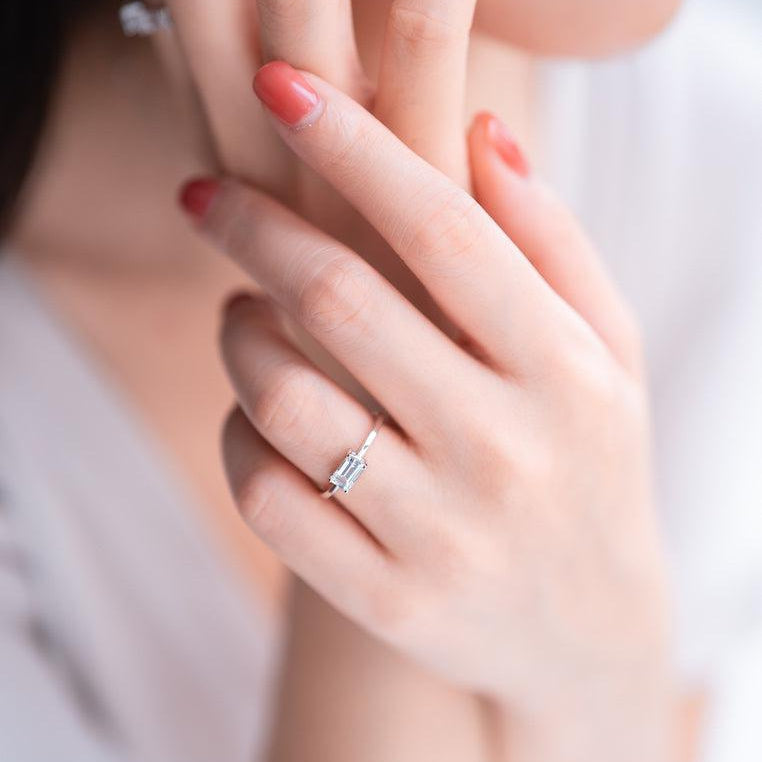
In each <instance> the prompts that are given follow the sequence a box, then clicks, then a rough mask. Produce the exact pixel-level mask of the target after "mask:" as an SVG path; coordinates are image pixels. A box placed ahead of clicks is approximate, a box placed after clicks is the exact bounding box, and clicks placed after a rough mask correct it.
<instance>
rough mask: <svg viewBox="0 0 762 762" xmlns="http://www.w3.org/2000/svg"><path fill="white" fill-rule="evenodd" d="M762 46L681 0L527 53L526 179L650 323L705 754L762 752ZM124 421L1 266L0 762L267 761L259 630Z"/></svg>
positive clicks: (663, 464)
mask: <svg viewBox="0 0 762 762" xmlns="http://www.w3.org/2000/svg"><path fill="white" fill-rule="evenodd" d="M713 8H718V10H713ZM760 39H762V30H760V29H759V27H755V26H754V23H753V21H748V20H746V18H745V17H744V16H743V15H741V14H739V15H737V16H734V15H733V13H732V12H730V11H729V10H728V7H727V6H726V5H724V4H723V5H718V4H717V3H702V2H694V4H693V5H690V4H689V6H688V7H687V9H686V11H685V12H684V13H683V15H682V17H681V18H680V19H679V20H678V22H677V23H676V24H675V26H674V27H673V28H672V29H671V30H670V31H669V32H668V33H667V34H666V35H664V36H663V37H662V38H661V39H660V40H658V41H656V42H655V43H654V44H652V45H650V46H649V47H648V48H647V49H645V50H643V51H641V52H638V53H637V54H634V55H629V56H626V57H622V58H620V59H617V60H613V61H609V62H605V63H597V64H579V63H572V64H569V63H560V62H553V63H545V64H543V65H542V67H541V68H542V82H541V85H542V86H541V92H542V95H543V97H542V100H541V109H542V112H543V113H542V114H541V122H542V123H543V124H545V125H547V133H546V134H545V136H544V145H545V151H544V156H543V157H542V158H541V162H540V163H541V165H542V166H541V169H542V170H543V171H544V173H545V174H546V175H547V176H548V177H549V179H550V180H551V182H552V183H554V184H555V185H556V186H557V187H559V188H560V189H561V192H562V194H563V195H564V196H565V197H566V198H567V199H568V201H569V203H570V204H571V205H572V206H573V207H574V208H575V210H576V211H577V212H578V213H579V215H580V216H581V218H582V219H583V221H584V223H585V224H586V226H587V228H588V229H589V230H590V231H591V233H592V235H593V237H594V239H595V240H596V242H597V243H598V244H599V247H600V250H601V251H602V252H603V254H604V256H605V257H606V259H607V260H608V262H609V264H610V267H611V269H612V271H613V273H614V275H615V277H616V279H617V280H618V281H619V283H620V284H621V286H622V288H623V290H624V292H625V293H626V295H627V296H628V297H629V299H630V300H631V302H632V303H633V305H634V306H635V308H636V310H637V312H638V313H639V315H640V317H641V319H642V322H643V325H644V327H645V335H646V342H647V347H648V351H649V356H650V363H651V370H652V388H653V398H654V405H655V415H656V439H657V446H656V460H657V467H658V487H659V495H660V500H661V509H662V514H663V517H664V526H665V532H666V535H667V538H668V545H669V551H670V555H671V560H672V566H673V569H674V578H675V585H676V591H677V598H678V604H679V622H680V630H679V633H678V643H679V657H680V662H681V665H682V667H683V671H684V673H685V675H686V677H687V679H689V680H693V681H698V682H701V683H702V684H705V685H707V686H708V688H709V690H710V694H711V696H712V699H713V700H712V708H711V712H710V717H709V722H708V726H707V731H706V737H705V739H704V744H703V749H704V751H703V754H704V757H703V759H704V760H706V762H747V761H748V762H751V760H754V761H755V762H758V760H760V759H762V722H760V713H761V712H762V339H761V338H760V334H761V333H762V46H761V45H760V44H759V40H760ZM137 420H138V418H137V416H135V415H133V414H132V412H131V411H130V410H129V406H128V405H127V404H126V402H125V400H124V399H122V398H120V397H119V395H118V394H117V393H116V391H115V390H114V389H113V388H111V387H110V386H109V383H108V381H107V380H106V379H104V378H103V377H102V376H100V375H99V374H98V373H97V372H96V369H95V367H94V364H93V363H92V361H91V360H90V359H89V358H88V357H87V356H86V354H85V353H84V352H83V350H82V348H81V347H80V346H79V345H78V344H77V342H76V340H75V339H74V338H73V337H72V336H71V335H69V334H68V333H67V332H66V330H65V329H64V328H63V326H62V324H61V323H60V321H59V320H58V319H57V318H56V316H55V315H53V314H52V313H51V312H49V311H48V308H47V307H46V306H45V304H44V303H43V302H42V301H41V299H40V298H39V295H38V294H36V293H35V291H34V289H33V287H32V286H31V285H30V283H29V282H28V281H27V280H26V278H25V276H24V274H23V272H21V271H20V270H19V269H18V267H16V266H14V265H13V264H11V263H10V262H8V261H7V258H4V260H3V261H0V760H3V761H5V760H8V761H9V762H11V761H12V762H48V761H49V760H51V759H61V760H67V762H68V760H77V762H138V760H139V761H140V762H154V761H155V762H174V761H175V760H177V761H178V762H179V760H182V761H183V762H212V761H213V762H222V761H224V762H251V761H252V760H256V759H258V758H259V757H260V754H261V750H262V743H263V738H264V736H265V733H266V727H267V722H268V713H269V710H270V706H271V684H272V675H273V670H274V665H275V664H276V663H277V655H278V631H277V626H276V624H275V623H274V622H273V621H271V620H270V619H269V618H268V617H267V615H266V614H265V612H264V611H263V610H261V609H260V608H259V607H257V605H256V604H255V603H253V602H252V601H251V599H250V595H249V593H248V592H246V591H244V590H243V589H241V585H240V581H239V580H238V578H237V577H236V575H235V573H234V572H233V571H232V568H231V566H230V561H229V559H227V558H226V557H225V554H224V552H223V549H222V548H221V547H218V546H217V545H216V544H215V542H214V540H213V538H210V536H209V534H208V532H206V531H205V528H204V526H203V524H202V520H201V518H200V516H201V512H200V511H199V510H198V509H197V507H196V506H195V505H194V502H193V499H192V497H191V495H190V494H189V490H188V489H187V488H186V487H185V486H184V485H183V484H181V482H180V480H179V479H178V477H177V475H176V474H175V473H173V470H172V467H171V466H170V465H169V461H168V459H167V458H166V456H165V454H164V453H162V452H161V451H160V450H159V448H158V446H157V445H156V443H155V442H152V441H151V438H150V436H149V435H148V433H147V432H146V431H143V430H141V429H140V428H139V424H137V423H136V421H137ZM106 444H108V446H105V445H106Z"/></svg>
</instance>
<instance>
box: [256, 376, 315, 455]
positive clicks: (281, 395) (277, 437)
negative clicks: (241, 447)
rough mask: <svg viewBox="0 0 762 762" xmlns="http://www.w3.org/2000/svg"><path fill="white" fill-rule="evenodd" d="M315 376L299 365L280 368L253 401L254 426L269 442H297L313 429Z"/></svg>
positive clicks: (301, 440) (300, 441) (295, 443)
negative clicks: (311, 425) (310, 408)
mask: <svg viewBox="0 0 762 762" xmlns="http://www.w3.org/2000/svg"><path fill="white" fill-rule="evenodd" d="M313 386H314V378H313V376H312V375H311V374H310V372H309V371H308V370H307V369H306V368H303V367H300V366H296V365H283V366H281V367H280V368H278V369H277V370H276V371H275V372H274V373H273V377H272V378H271V379H270V380H269V383H268V384H267V385H266V386H265V387H264V388H263V389H262V390H261V391H260V392H259V394H258V395H257V397H256V399H255V400H254V403H253V406H252V410H251V419H252V423H253V424H254V427H255V428H256V429H257V430H258V431H259V432H260V433H261V434H262V436H264V437H265V439H268V440H270V441H277V442H279V443H280V444H281V445H283V444H288V445H292V446H293V445H298V444H300V443H302V442H303V441H304V439H305V438H306V437H307V435H308V433H309V431H310V422H309V420H308V413H307V411H308V409H309V404H310V402H311V400H312V399H313Z"/></svg>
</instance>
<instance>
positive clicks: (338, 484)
mask: <svg viewBox="0 0 762 762" xmlns="http://www.w3.org/2000/svg"><path fill="white" fill-rule="evenodd" d="M385 421H386V416H385V414H384V413H377V414H376V416H375V418H374V421H373V429H372V430H371V432H370V434H368V436H367V437H366V438H365V441H364V442H363V443H362V445H361V446H360V448H359V449H358V450H357V451H356V452H355V451H354V450H350V451H349V452H348V453H347V455H346V457H345V458H344V460H343V461H342V462H341V463H340V464H339V466H338V468H337V469H336V470H335V471H334V472H333V473H332V474H331V476H330V477H329V478H328V482H329V483H330V485H331V486H330V487H329V488H328V489H327V490H326V491H325V492H323V497H324V498H326V499H328V498H332V497H333V496H334V495H335V494H336V493H337V492H339V491H342V492H343V493H344V494H345V495H348V494H349V493H350V492H351V490H352V488H353V487H354V486H355V484H357V482H358V480H359V479H360V477H361V476H362V475H363V473H364V472H365V470H366V469H367V468H368V463H367V461H366V460H365V455H366V454H367V452H368V450H369V449H370V446H371V445H372V444H373V442H374V441H375V440H376V437H377V436H378V432H379V431H381V427H382V426H383V425H384V422H385Z"/></svg>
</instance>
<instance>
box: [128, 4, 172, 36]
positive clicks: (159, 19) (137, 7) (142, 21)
mask: <svg viewBox="0 0 762 762" xmlns="http://www.w3.org/2000/svg"><path fill="white" fill-rule="evenodd" d="M119 20H120V21H121V22H122V30H123V31H124V33H125V34H126V35H127V36H128V37H150V36H151V35H153V34H156V32H159V31H161V30H162V29H171V28H172V14H171V13H170V12H169V8H166V7H162V6H158V7H156V8H152V7H150V6H149V5H147V4H146V3H145V2H141V0H136V2H131V3H125V4H124V5H123V6H122V7H121V8H120V9H119Z"/></svg>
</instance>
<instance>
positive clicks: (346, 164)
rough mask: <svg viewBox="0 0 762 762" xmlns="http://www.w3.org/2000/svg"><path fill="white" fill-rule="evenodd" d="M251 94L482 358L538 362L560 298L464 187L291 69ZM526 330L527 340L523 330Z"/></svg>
mask: <svg viewBox="0 0 762 762" xmlns="http://www.w3.org/2000/svg"><path fill="white" fill-rule="evenodd" d="M255 90H256V92H257V95H258V96H259V97H260V99H261V100H262V101H263V103H264V104H265V106H266V107H267V108H269V110H270V111H271V112H272V113H273V114H274V115H275V116H276V117H277V118H278V119H277V120H276V121H275V124H276V129H278V131H279V133H280V135H281V137H282V138H283V139H284V140H285V142H286V143H287V144H288V145H289V146H290V147H291V149H292V150H293V151H294V152H295V153H296V154H297V155H299V156H300V157H301V158H302V159H303V160H304V161H305V162H306V163H307V164H309V165H311V166H312V167H313V168H314V169H315V170H316V171H317V172H318V173H319V174H320V175H322V176H323V177H324V178H325V179H326V180H328V182H329V183H331V184H332V185H333V186H334V187H335V188H336V189H337V190H338V191H339V192H340V193H342V194H343V195H344V196H345V198H346V199H347V200H348V201H349V202H350V203H351V204H352V205H353V206H354V207H355V208H356V209H357V210H358V211H359V212H360V213H361V214H362V215H363V216H364V217H365V218H366V219H367V221H368V222H369V223H370V224H371V225H373V226H374V227H375V228H376V229H377V230H378V232H379V233H380V234H381V235H382V236H383V237H384V238H385V239H386V241H387V242H388V243H389V245H390V246H391V247H392V248H393V249H394V250H395V251H396V252H397V253H398V254H399V256H400V257H401V258H402V259H403V260H404V262H405V263H406V264H407V265H408V267H409V268H410V269H411V270H412V271H413V273H414V274H415V275H416V276H417V277H418V279H419V280H420V281H421V282H422V283H423V285H424V286H426V288H427V289H428V290H429V291H430V292H431V294H432V296H433V297H434V298H435V299H436V300H437V302H438V303H439V305H440V306H441V308H442V309H443V310H444V311H445V312H446V313H447V314H448V316H449V317H450V318H451V319H452V320H453V321H454V322H455V323H456V324H457V325H458V326H459V327H460V328H461V329H463V330H464V331H466V332H467V333H468V334H469V335H470V338H471V339H472V340H473V341H474V342H476V343H477V344H478V345H479V346H480V348H482V349H483V350H485V352H486V353H488V354H490V355H492V356H493V358H494V359H497V360H499V361H502V360H504V359H505V358H506V357H507V356H509V355H510V357H511V360H512V363H511V364H513V361H516V360H517V359H518V358H517V355H518V354H525V353H529V354H531V355H532V356H534V357H537V356H538V351H537V350H538V345H541V343H542V342H543V341H544V340H545V339H546V338H547V339H548V340H549V339H550V338H551V337H552V334H553V333H554V331H556V330H557V327H558V324H557V322H556V321H549V320H548V317H549V315H550V314H552V313H553V312H556V313H561V312H562V310H563V307H564V306H565V305H562V302H561V300H560V299H559V298H558V297H557V296H556V295H555V294H554V293H553V292H552V290H551V289H550V288H549V287H548V285H547V284H546V283H545V282H544V281H543V279H542V278H541V277H540V276H539V274H538V273H537V271H536V270H535V269H534V268H533V267H532V266H531V264H530V263H529V262H528V261H527V259H526V258H525V257H524V256H523V255H522V254H521V252H520V251H519V250H518V249H517V248H516V246H515V245H513V243H512V242H511V241H510V239H509V238H508V237H507V236H506V235H505V233H503V231H502V230H501V229H500V228H499V227H498V226H497V225H496V224H495V222H494V221H493V220H492V219H491V218H490V217H489V215H488V214H487V213H486V212H485V211H484V210H483V209H482V208H481V207H480V206H479V205H478V204H477V203H476V201H474V199H473V198H472V197H471V196H470V195H469V194H468V193H467V192H466V191H464V190H463V189H462V188H460V187H459V186H457V185H456V184H455V183H454V182H452V181H451V180H450V179H449V178H447V177H446V176H445V175H444V174H442V173H441V172H440V171H438V170H436V169H435V168H433V167H432V166H431V165H429V164H427V163H426V162H425V161H424V160H423V159H421V158H420V157H419V156H417V155H416V154H415V153H414V152H413V151H412V150H411V149H409V148H408V147H407V146H406V145H404V143H402V141H400V140H399V139H398V138H397V137H396V136H395V135H394V134H393V133H392V132H390V131H389V130H388V129H387V128H386V127H385V126H384V125H383V124H381V122H379V121H378V120H377V119H375V118H374V117H373V116H372V115H371V114H369V113H368V112H367V111H366V110H365V109H364V108H362V107H361V106H360V105H359V104H357V103H355V102H354V101H353V100H351V99H350V98H349V97H347V96H346V95H344V94H343V93H341V92H339V91H338V90H337V89H335V88H333V87H331V86H330V85H329V84H328V83H326V82H324V81H323V80H321V79H319V78H318V77H316V76H314V75H309V74H305V75H302V74H301V73H300V72H297V71H296V70H295V69H293V68H292V67H291V66H289V65H288V64H285V63H283V62H274V63H271V64H268V65H266V66H264V67H263V68H262V69H260V71H259V72H258V74H257V76H256V79H255ZM530 326H531V328H532V331H531V336H529V335H528V334H529V332H528V331H527V328H528V327H530Z"/></svg>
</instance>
